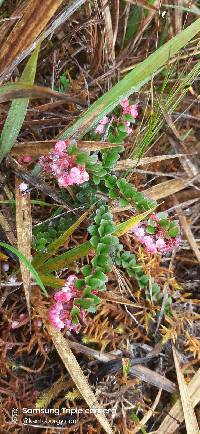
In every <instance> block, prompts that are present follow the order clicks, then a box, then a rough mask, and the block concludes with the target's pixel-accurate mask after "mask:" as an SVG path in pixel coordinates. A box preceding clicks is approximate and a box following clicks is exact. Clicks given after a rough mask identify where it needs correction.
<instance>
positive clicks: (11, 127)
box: [0, 46, 40, 162]
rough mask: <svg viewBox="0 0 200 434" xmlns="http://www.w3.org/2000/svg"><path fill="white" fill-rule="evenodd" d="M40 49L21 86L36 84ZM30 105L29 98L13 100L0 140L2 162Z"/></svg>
mask: <svg viewBox="0 0 200 434" xmlns="http://www.w3.org/2000/svg"><path fill="white" fill-rule="evenodd" d="M39 49H40V47H39V46H37V47H36V48H35V50H34V51H33V53H32V55H31V57H30V59H29V61H28V62H27V64H26V66H25V69H24V71H23V73H22V76H21V78H20V81H19V83H20V84H23V83H26V84H33V83H34V80H35V74H36V68H37V60H38V54H39ZM28 103H29V99H28V98H22V99H19V100H13V102H12V104H11V107H10V110H9V112H8V116H7V119H6V121H5V124H4V127H3V131H2V133H1V138H0V162H1V161H2V160H3V158H4V157H5V156H6V155H7V154H8V152H9V151H10V150H11V148H12V147H13V145H14V143H15V141H16V139H17V137H18V134H19V132H20V130H21V127H22V124H23V122H24V119H25V116H26V112H27V107H28Z"/></svg>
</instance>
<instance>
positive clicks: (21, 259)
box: [0, 241, 48, 297]
mask: <svg viewBox="0 0 200 434" xmlns="http://www.w3.org/2000/svg"><path fill="white" fill-rule="evenodd" d="M0 246H1V247H4V248H5V249H7V250H9V251H10V252H12V253H14V254H15V255H16V256H17V257H18V258H19V260H20V261H22V262H23V263H24V265H25V266H26V267H27V268H28V269H29V271H30V273H31V274H32V276H33V277H34V279H35V281H36V283H37V284H38V285H39V287H40V288H41V289H42V291H43V293H44V295H46V296H47V297H48V293H47V291H46V289H45V287H44V285H43V283H42V280H41V278H40V276H39V274H38V272H37V271H36V269H35V268H34V267H33V265H32V264H31V262H30V261H29V260H28V259H26V257H25V256H24V255H23V253H21V252H19V250H17V249H16V248H15V247H13V246H11V245H10V244H7V243H4V242H2V241H0Z"/></svg>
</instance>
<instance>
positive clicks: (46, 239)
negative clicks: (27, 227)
mask: <svg viewBox="0 0 200 434" xmlns="http://www.w3.org/2000/svg"><path fill="white" fill-rule="evenodd" d="M74 220H75V217H74V215H73V214H71V215H70V214H68V216H67V217H60V218H57V219H55V220H52V221H51V222H45V223H42V224H41V225H39V226H35V227H34V228H33V248H34V250H36V252H40V253H42V252H46V251H47V247H48V245H49V244H50V243H52V242H53V241H55V240H56V239H57V238H58V237H59V236H60V235H62V234H63V232H65V230H66V229H68V228H69V227H70V226H71V225H72V224H73V223H74Z"/></svg>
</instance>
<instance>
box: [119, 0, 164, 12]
mask: <svg viewBox="0 0 200 434" xmlns="http://www.w3.org/2000/svg"><path fill="white" fill-rule="evenodd" d="M126 1H127V2H128V3H132V4H137V5H139V6H141V7H143V8H144V9H148V10H149V11H154V12H157V8H156V7H155V6H153V5H151V4H149V3H148V2H147V1H146V0H126Z"/></svg>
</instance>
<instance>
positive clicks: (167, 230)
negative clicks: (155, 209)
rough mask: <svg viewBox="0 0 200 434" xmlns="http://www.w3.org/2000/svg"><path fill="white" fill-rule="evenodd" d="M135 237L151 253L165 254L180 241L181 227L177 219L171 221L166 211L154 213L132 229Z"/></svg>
mask: <svg viewBox="0 0 200 434" xmlns="http://www.w3.org/2000/svg"><path fill="white" fill-rule="evenodd" d="M131 232H132V233H133V234H134V237H135V239H136V240H137V241H138V242H139V243H141V244H143V245H144V246H145V248H146V251H147V252H148V253H150V254H152V253H161V254H165V253H167V252H169V251H171V250H172V249H173V247H176V246H178V245H179V243H180V237H179V233H180V229H179V226H178V224H177V222H176V221H173V222H170V221H169V218H168V216H167V214H166V213H159V214H155V213H154V214H152V215H151V216H150V218H149V219H148V220H145V221H143V222H140V223H139V224H138V225H136V226H134V227H133V229H131Z"/></svg>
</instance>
